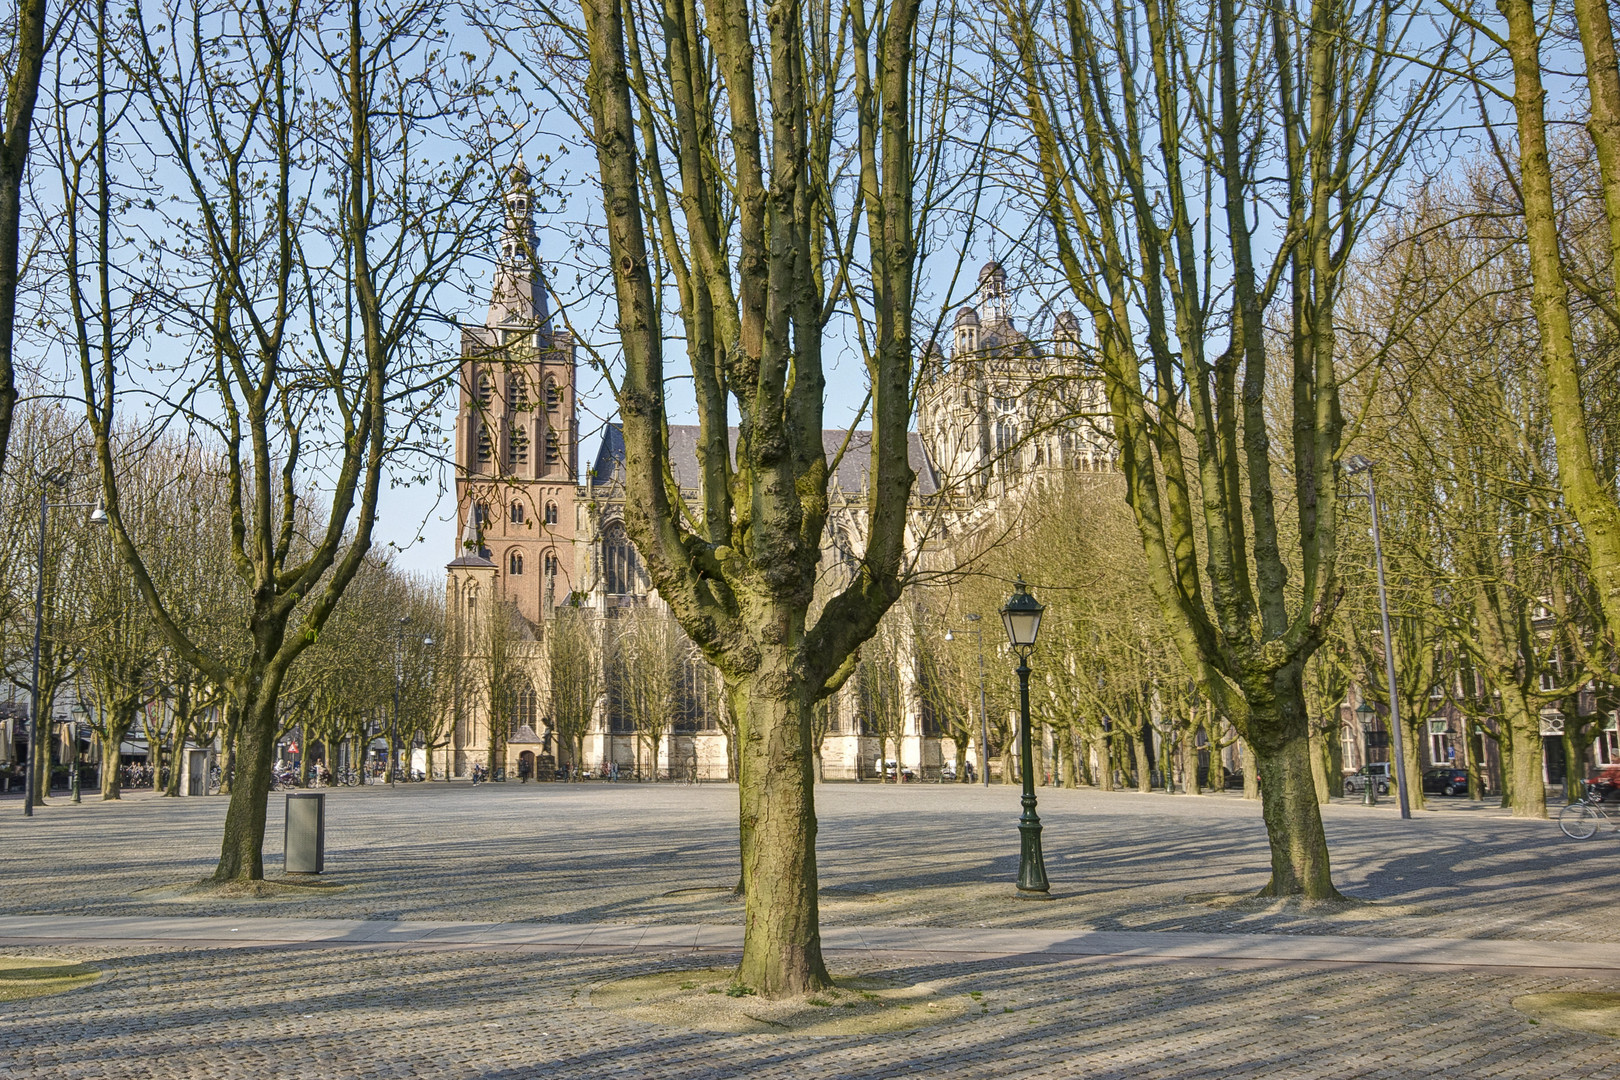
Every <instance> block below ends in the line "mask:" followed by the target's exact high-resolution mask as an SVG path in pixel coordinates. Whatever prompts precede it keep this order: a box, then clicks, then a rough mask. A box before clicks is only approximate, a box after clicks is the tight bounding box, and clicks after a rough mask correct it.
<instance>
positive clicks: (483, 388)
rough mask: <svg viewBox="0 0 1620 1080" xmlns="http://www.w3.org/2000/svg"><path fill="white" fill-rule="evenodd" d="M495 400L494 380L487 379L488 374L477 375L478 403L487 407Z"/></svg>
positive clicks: (485, 372)
mask: <svg viewBox="0 0 1620 1080" xmlns="http://www.w3.org/2000/svg"><path fill="white" fill-rule="evenodd" d="M494 400H495V380H494V379H491V378H490V377H489V372H487V371H480V372H479V373H478V403H479V404H480V405H488V404H490V403H491V402H492V401H494Z"/></svg>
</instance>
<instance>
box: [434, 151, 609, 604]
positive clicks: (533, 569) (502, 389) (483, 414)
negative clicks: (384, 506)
mask: <svg viewBox="0 0 1620 1080" xmlns="http://www.w3.org/2000/svg"><path fill="white" fill-rule="evenodd" d="M503 199H504V201H505V203H506V215H505V216H506V223H505V228H504V229H503V230H502V234H501V247H500V255H499V258H498V259H497V262H496V267H495V280H494V285H493V287H492V289H491V292H490V299H489V316H488V318H487V319H485V321H484V325H483V326H474V327H466V328H464V329H463V330H462V335H461V377H460V383H461V388H460V401H459V410H458V413H457V417H456V508H457V517H458V521H459V522H460V523H461V528H460V529H459V530H458V532H459V534H460V535H459V537H458V540H457V551H456V558H455V560H454V561H453V562H452V563H451V564H450V565H449V567H448V570H449V572H450V582H449V586H450V597H449V599H450V601H451V604H452V612H454V613H455V614H458V615H468V614H471V609H472V608H473V607H475V603H474V604H469V603H467V601H468V600H469V599H473V600H475V599H476V596H477V594H478V593H479V592H484V593H485V595H486V596H487V597H492V598H498V599H504V600H506V601H509V602H511V603H513V604H515V605H516V607H517V610H518V611H519V612H520V613H521V614H522V615H523V616H524V618H526V619H527V620H529V622H530V623H533V624H536V625H538V624H539V623H540V622H541V621H542V620H543V619H545V618H546V617H547V616H548V615H549V614H550V613H551V610H552V608H553V607H554V606H555V605H556V604H560V603H562V602H564V601H565V600H566V599H567V597H568V595H569V593H570V592H571V591H572V590H573V589H574V588H575V583H576V582H577V581H578V574H577V572H576V567H575V562H576V555H575V550H576V544H575V540H576V534H578V532H579V531H580V522H579V520H578V511H577V507H578V506H579V498H578V482H579V473H578V460H579V424H578V415H577V412H576V407H575V376H574V339H573V335H571V334H569V333H568V332H567V331H564V330H556V329H554V328H553V326H552V322H551V314H550V311H549V306H548V304H547V301H546V285H545V278H544V275H543V274H542V271H541V266H540V260H539V256H538V253H537V251H536V248H535V234H534V203H533V198H532V195H531V193H530V190H529V172H528V170H527V169H526V168H524V166H523V161H522V158H519V159H518V162H517V164H516V165H514V166H513V167H512V169H511V171H510V173H509V174H508V177H507V186H506V192H505V194H504V195H503Z"/></svg>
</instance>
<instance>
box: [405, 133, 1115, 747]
mask: <svg viewBox="0 0 1620 1080" xmlns="http://www.w3.org/2000/svg"><path fill="white" fill-rule="evenodd" d="M504 198H505V204H506V213H505V227H504V229H503V233H502V236H501V241H500V251H499V254H498V257H497V263H496V272H495V276H494V282H493V286H492V291H491V297H490V303H489V311H488V315H487V317H486V319H485V322H484V324H483V325H482V326H474V327H468V328H466V329H465V330H464V331H463V334H462V342H461V346H462V348H461V364H460V379H459V382H460V390H459V402H458V405H459V407H458V411H457V418H456V425H455V470H456V505H457V515H458V521H460V522H461V529H460V535H459V538H458V543H457V550H456V554H455V558H454V559H453V560H452V561H451V562H450V564H449V565H448V566H447V568H446V571H447V573H446V612H447V619H448V620H449V622H450V624H451V630H450V632H451V633H452V634H454V635H455V636H456V637H457V639H458V640H459V643H460V644H459V645H458V646H457V647H458V648H459V649H460V650H461V651H462V652H463V653H465V654H467V655H468V656H469V657H470V658H471V659H472V661H473V662H472V664H471V665H470V666H471V667H472V668H474V669H476V668H477V666H478V664H479V663H481V662H484V661H483V660H481V659H480V657H483V656H484V654H485V653H486V652H487V651H488V650H487V649H486V648H484V646H482V645H481V642H483V641H484V640H485V639H486V638H487V632H488V625H489V624H488V620H489V619H490V618H491V617H492V615H493V612H495V611H496V610H497V607H496V606H497V605H504V609H505V611H507V612H509V613H513V614H515V615H516V616H517V618H516V620H515V627H516V630H515V633H514V634H512V635H509V636H511V637H512V638H513V639H514V640H513V641H511V642H509V643H508V644H507V645H505V646H503V648H504V650H505V653H506V654H508V655H509V656H510V657H512V658H513V662H515V663H516V664H517V666H518V667H519V668H520V669H521V670H522V677H521V678H520V679H519V689H518V690H517V691H516V692H515V693H514V694H512V695H510V697H511V707H510V709H503V710H501V711H503V712H510V714H511V715H503V716H496V717H491V716H490V715H488V713H489V710H488V709H487V708H485V707H483V705H482V704H481V697H482V698H487V696H488V695H487V694H485V695H480V694H479V693H478V692H477V691H476V689H473V688H470V689H469V691H468V692H467V693H466V694H465V695H463V701H462V703H461V705H460V706H458V708H457V710H456V713H457V715H456V717H455V718H454V722H453V724H452V725H451V732H450V735H449V745H448V746H446V747H443V748H441V749H439V750H436V751H434V753H435V755H436V758H435V762H434V771H435V772H438V773H439V775H445V774H449V775H456V776H465V775H468V774H469V773H470V771H471V768H472V766H473V765H474V764H476V763H478V762H481V761H487V760H489V758H490V752H491V747H492V744H493V746H494V748H495V751H496V757H497V760H496V762H495V764H496V765H497V767H502V766H504V767H505V768H506V770H507V772H508V774H513V773H515V772H516V771H517V769H518V767H519V766H520V765H524V764H528V763H530V762H539V761H541V760H542V759H545V758H546V756H547V755H551V758H552V759H555V757H556V756H557V755H559V754H561V753H562V749H561V747H560V746H558V745H555V743H554V740H553V738H552V730H551V724H550V717H549V716H548V715H547V713H548V710H547V708H546V702H547V700H548V687H547V686H546V684H545V671H546V662H545V661H546V647H547V633H546V631H547V624H548V623H549V622H551V621H552V620H553V618H554V616H555V614H556V610H557V608H558V606H559V605H564V604H566V605H569V606H570V607H571V608H575V609H579V610H583V611H587V612H589V613H590V614H591V616H592V617H593V618H594V620H595V623H596V625H597V627H598V630H599V633H600V634H601V636H602V639H603V640H604V641H608V640H610V639H611V638H612V637H613V635H614V634H615V632H616V630H615V627H616V623H617V622H618V621H619V620H620V619H621V617H622V616H623V615H624V614H625V613H626V612H629V611H631V610H632V609H647V608H653V609H656V608H658V607H660V606H661V601H660V600H659V598H658V597H657V595H656V593H655V592H654V590H653V589H652V587H651V583H650V581H649V580H648V577H647V573H646V569H645V567H644V566H643V564H642V562H641V559H640V557H639V556H638V554H637V552H636V550H635V547H634V545H633V544H632V543H631V542H630V540H629V537H628V535H627V533H626V532H625V528H624V500H625V484H624V443H623V439H622V437H621V435H620V433H619V429H618V428H617V426H616V425H612V424H609V425H606V426H605V427H604V429H603V431H602V435H601V441H600V442H599V443H598V445H597V446H596V448H595V453H594V454H593V455H592V459H591V460H592V463H591V467H590V468H589V469H587V470H585V471H584V472H583V473H581V472H580V470H579V466H578V459H579V438H580V436H579V419H578V405H577V379H576V362H575V344H574V341H573V339H572V337H571V335H569V334H568V333H567V332H566V331H565V330H560V329H558V328H556V327H554V326H553V323H552V319H551V317H550V313H549V304H548V300H547V289H546V283H545V278H544V271H543V268H542V266H541V264H540V262H539V260H538V258H537V257H536V242H535V229H534V220H533V200H532V196H531V193H530V190H529V176H528V173H527V172H526V171H525V170H524V169H523V167H522V165H521V163H520V164H519V165H518V166H516V167H515V168H514V169H513V170H512V171H511V173H510V175H509V177H508V184H507V190H506V193H505V196H504ZM976 299H977V305H976V306H969V307H964V308H963V309H962V310H961V311H960V312H959V313H958V315H957V319H956V326H955V331H954V336H953V340H952V341H951V343H950V351H949V353H948V354H947V353H946V352H945V351H943V350H942V349H940V348H939V347H938V346H937V345H930V346H929V347H928V348H927V349H925V350H924V355H923V357H922V358H921V362H920V365H919V366H920V372H919V379H920V381H919V404H918V421H919V425H918V431H917V432H914V433H913V434H912V435H911V437H910V440H909V445H908V451H909V457H910V462H911V465H912V468H913V469H914V470H915V471H916V474H917V482H916V485H915V488H914V491H913V511H914V512H913V514H912V527H911V529H910V530H909V532H908V536H907V543H908V546H909V548H910V550H911V551H912V552H913V553H919V552H920V553H922V554H923V555H924V556H925V557H927V556H930V552H929V550H928V549H929V548H930V545H934V546H936V547H938V548H939V551H938V552H937V553H934V555H933V557H937V558H949V555H948V552H946V551H945V550H944V548H943V545H941V544H940V543H939V538H940V537H941V536H955V537H960V535H961V530H962V529H964V528H971V527H973V523H974V522H976V521H981V520H987V519H988V517H989V516H991V515H993V513H994V509H995V507H996V505H997V504H998V503H999V501H1000V500H1001V499H1002V498H1004V497H1005V496H1007V495H1009V494H1011V493H1013V492H1014V491H1015V490H1016V489H1018V488H1020V487H1022V486H1024V485H1027V484H1031V483H1036V482H1039V479H1040V478H1041V477H1042V476H1043V475H1046V474H1050V473H1053V472H1055V471H1057V470H1063V469H1102V468H1110V467H1112V461H1113V459H1112V448H1111V443H1110V441H1109V440H1108V439H1107V437H1106V431H1107V427H1106V417H1105V415H1104V414H1105V412H1106V409H1105V408H1104V406H1103V397H1102V393H1101V389H1100V386H1098V385H1097V384H1096V383H1095V381H1093V380H1089V379H1087V378H1086V377H1085V375H1084V372H1083V369H1082V366H1081V363H1080V340H1079V332H1078V331H1079V326H1078V323H1077V321H1076V320H1075V319H1074V317H1073V315H1070V314H1067V313H1065V314H1064V315H1061V316H1059V318H1058V319H1057V320H1056V321H1055V323H1054V327H1053V334H1052V335H1050V336H1049V340H1047V341H1044V342H1042V341H1037V340H1035V339H1034V338H1033V337H1031V335H1029V334H1028V333H1026V332H1024V331H1021V330H1020V329H1019V328H1018V327H1017V326H1016V325H1015V322H1014V319H1013V317H1012V315H1011V306H1012V298H1011V297H1010V295H1009V293H1008V289H1007V279H1006V274H1005V273H1004V272H1003V270H1002V268H1001V267H1000V265H999V264H996V263H990V264H987V265H986V266H985V267H984V268H983V270H982V271H981V273H980V275H979V293H978V296H977V298H976ZM824 441H825V445H826V447H827V452H828V456H829V458H832V457H834V456H835V455H840V456H839V458H838V460H839V464H838V467H837V469H836V470H835V471H834V474H833V476H832V478H831V484H830V491H829V504H830V512H829V516H828V521H827V527H826V531H825V534H824V538H823V544H824V551H823V564H822V566H823V578H824V582H823V588H825V589H827V590H833V589H836V588H839V587H841V586H842V584H843V583H844V582H845V581H847V580H848V579H849V577H850V576H851V575H853V574H854V572H855V569H856V567H857V565H858V560H859V555H860V552H861V551H863V550H864V547H865V540H866V528H867V520H866V515H867V488H868V482H869V467H870V435H869V434H868V433H866V432H863V431H859V430H857V431H854V432H845V431H841V430H829V431H827V432H825V433H824ZM696 445H697V429H696V428H695V427H684V426H679V425H676V426H672V427H671V429H670V458H671V465H672V468H673V471H674V474H675V479H676V482H677V483H678V484H679V485H680V487H681V490H682V493H683V494H684V495H686V496H687V497H688V498H691V499H693V500H694V501H695V500H696V499H697V496H698V487H697V482H698V481H697V478H698V475H699V474H698V470H697V455H696ZM604 651H606V650H604ZM687 663H688V666H689V669H690V670H689V671H688V674H687V677H686V678H684V679H683V680H682V691H681V697H682V705H681V707H680V708H679V709H678V710H677V712H678V715H677V717H676V719H675V722H674V723H672V724H671V726H670V730H669V731H668V733H667V734H666V735H665V736H664V737H663V740H662V745H661V746H660V748H659V755H658V756H659V765H660V769H661V771H664V772H669V773H673V774H675V775H688V776H690V775H696V776H697V777H699V778H715V779H721V778H724V777H726V776H727V775H728V774H729V772H730V769H731V764H730V762H731V756H730V751H729V747H728V745H727V742H726V734H725V729H726V723H725V718H724V717H723V716H721V715H717V713H718V712H719V705H718V696H717V695H716V694H714V693H713V692H712V687H708V686H706V685H705V679H706V678H709V677H712V676H708V675H706V672H705V670H704V669H706V667H707V665H705V664H703V663H702V661H701V660H700V659H697V658H696V657H695V656H693V657H691V658H689V659H688V661H687ZM468 681H469V683H470V684H476V683H477V682H478V681H479V680H478V678H477V677H476V675H474V676H473V677H471V678H469V680H468ZM905 681H906V686H905V689H904V697H905V701H906V705H905V714H906V715H905V722H904V735H903V737H902V739H901V744H900V746H899V747H898V752H899V753H900V761H901V762H902V763H903V764H904V765H905V766H906V767H908V768H912V769H913V770H920V771H922V772H924V773H928V772H932V771H934V770H936V769H937V768H938V767H939V765H940V764H941V762H942V761H945V760H949V759H951V758H953V757H954V747H952V746H950V745H949V744H948V742H942V740H941V739H940V738H939V737H938V736H937V735H934V734H933V733H931V732H930V731H929V730H928V724H927V722H926V717H925V716H924V709H923V707H922V703H921V696H920V694H919V693H918V692H917V689H916V683H915V677H914V673H908V675H907V677H906V680H905ZM830 713H831V715H830V717H829V723H828V727H829V735H828V737H827V739H826V740H825V741H824V742H823V745H822V761H823V769H824V773H825V775H826V776H828V777H829V778H839V777H857V776H861V775H876V774H878V773H879V772H880V771H881V769H882V766H881V763H880V759H881V757H882V751H881V750H880V749H879V744H878V740H877V739H875V738H871V737H869V736H867V735H865V734H863V725H862V723H861V720H860V708H859V703H858V701H857V700H856V695H855V694H854V693H852V692H850V691H844V692H841V693H840V694H839V695H837V696H836V697H835V699H834V700H833V701H832V702H831V704H830ZM598 714H599V715H598V716H597V718H596V721H595V722H594V723H593V725H592V727H593V731H592V733H591V735H590V736H589V737H588V738H587V740H586V744H585V747H584V749H583V751H582V754H581V756H582V758H583V760H582V761H579V762H566V761H561V762H559V763H558V764H559V765H563V766H568V765H572V766H574V767H577V768H582V769H585V770H588V771H590V772H592V773H597V774H599V773H601V772H605V771H612V770H615V769H616V770H617V771H618V772H619V773H620V774H623V773H624V772H625V771H626V770H636V769H640V770H643V771H644V770H646V769H647V768H648V765H649V761H648V757H649V755H648V753H647V748H646V747H645V746H644V745H643V744H642V740H639V739H637V738H636V736H635V732H634V731H632V730H630V729H629V728H628V726H627V724H626V722H625V719H624V717H623V716H622V715H620V710H619V709H618V708H617V706H616V698H615V694H614V693H613V689H612V687H611V685H610V686H608V689H607V692H606V693H604V695H603V697H602V703H601V706H600V708H599V710H598ZM895 751H896V748H895V746H894V744H893V742H891V743H890V749H889V751H888V752H889V753H891V754H892V753H894V752H895ZM525 755H528V756H527V757H525Z"/></svg>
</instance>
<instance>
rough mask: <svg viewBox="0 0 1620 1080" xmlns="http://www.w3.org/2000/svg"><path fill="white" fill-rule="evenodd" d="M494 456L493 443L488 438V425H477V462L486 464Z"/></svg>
mask: <svg viewBox="0 0 1620 1080" xmlns="http://www.w3.org/2000/svg"><path fill="white" fill-rule="evenodd" d="M494 456H495V443H494V441H493V440H492V439H491V438H490V437H489V425H488V424H479V425H478V460H479V461H483V462H488V461H489V460H491V459H492V458H493V457H494Z"/></svg>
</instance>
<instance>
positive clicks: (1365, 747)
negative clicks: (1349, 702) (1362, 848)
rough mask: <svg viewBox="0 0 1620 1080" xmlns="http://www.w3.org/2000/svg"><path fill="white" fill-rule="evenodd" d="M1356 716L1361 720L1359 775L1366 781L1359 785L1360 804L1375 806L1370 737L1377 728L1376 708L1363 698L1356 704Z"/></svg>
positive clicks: (1374, 783) (1376, 795) (1376, 802)
mask: <svg viewBox="0 0 1620 1080" xmlns="http://www.w3.org/2000/svg"><path fill="white" fill-rule="evenodd" d="M1356 716H1357V717H1358V718H1359V719H1360V720H1361V748H1362V749H1361V758H1362V761H1361V775H1362V778H1363V779H1364V780H1365V781H1366V783H1364V784H1363V785H1362V787H1361V805H1362V806H1377V805H1378V780H1377V778H1376V777H1374V776H1373V772H1372V737H1373V734H1374V733H1375V732H1376V731H1377V730H1378V710H1377V709H1375V708H1373V707H1372V706H1371V705H1369V704H1367V702H1366V701H1365V700H1363V701H1362V703H1361V704H1360V705H1357V706H1356Z"/></svg>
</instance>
